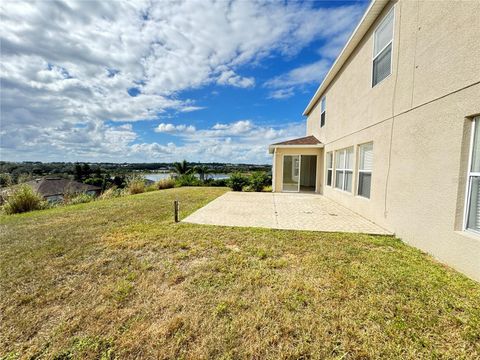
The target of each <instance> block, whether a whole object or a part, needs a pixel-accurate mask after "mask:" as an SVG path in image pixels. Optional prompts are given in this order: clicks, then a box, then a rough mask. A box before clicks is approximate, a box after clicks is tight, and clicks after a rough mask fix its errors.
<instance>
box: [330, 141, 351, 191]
mask: <svg viewBox="0 0 480 360" xmlns="http://www.w3.org/2000/svg"><path fill="white" fill-rule="evenodd" d="M348 149H352V155H353V154H354V151H355V149H354V147H353V146H349V147H346V148H343V149H340V150H336V151H335V167H334V174H335V178H334V180H335V181H334V182H333V181H332V183H333V188H334V189H335V190H338V191H342V192H344V193H347V194H352V193H353V186H354V184H353V175H354V171H353V168H354V166H352V168H351V169H348V168H346V166H347V150H348ZM342 151H343V152H344V156H343V167H342V168H337V161H336V159H337V152H342ZM337 171H341V172H342V173H343V179H342V187H341V188H338V187H337ZM347 171H351V172H352V190H350V191H348V190H345V175H346V172H347Z"/></svg>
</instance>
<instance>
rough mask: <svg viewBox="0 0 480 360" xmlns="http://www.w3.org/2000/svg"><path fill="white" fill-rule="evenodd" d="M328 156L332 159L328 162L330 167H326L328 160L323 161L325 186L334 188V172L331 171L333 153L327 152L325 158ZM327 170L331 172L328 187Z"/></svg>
mask: <svg viewBox="0 0 480 360" xmlns="http://www.w3.org/2000/svg"><path fill="white" fill-rule="evenodd" d="M328 155H330V156H331V157H332V160H331V161H330V167H328V160H327V161H325V185H326V186H328V187H334V184H333V179H334V177H335V175H334V170H333V151H329V152H327V157H328ZM329 170H330V171H331V172H332V179H331V183H330V185H328V171H329Z"/></svg>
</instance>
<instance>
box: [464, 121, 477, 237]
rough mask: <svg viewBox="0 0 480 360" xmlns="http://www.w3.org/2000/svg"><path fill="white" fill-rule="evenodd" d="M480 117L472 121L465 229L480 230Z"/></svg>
mask: <svg viewBox="0 0 480 360" xmlns="http://www.w3.org/2000/svg"><path fill="white" fill-rule="evenodd" d="M479 121H480V118H478V117H477V118H475V120H474V121H473V124H472V126H473V132H474V133H473V142H472V148H471V159H472V160H471V164H470V169H469V172H468V194H467V214H466V216H467V219H466V227H467V229H470V230H474V231H479V232H480V124H479Z"/></svg>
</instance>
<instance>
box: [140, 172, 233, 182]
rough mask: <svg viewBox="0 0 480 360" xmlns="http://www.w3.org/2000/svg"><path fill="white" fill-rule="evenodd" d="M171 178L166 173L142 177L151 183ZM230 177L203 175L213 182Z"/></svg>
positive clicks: (224, 175) (225, 175) (226, 175)
mask: <svg viewBox="0 0 480 360" xmlns="http://www.w3.org/2000/svg"><path fill="white" fill-rule="evenodd" d="M171 176H172V174H166V173H157V174H145V175H144V177H145V179H148V180H151V181H159V180H164V179H169V178H170V177H171ZM195 176H196V177H199V176H198V174H195ZM229 177H230V175H228V174H205V179H215V180H220V179H228V178H229Z"/></svg>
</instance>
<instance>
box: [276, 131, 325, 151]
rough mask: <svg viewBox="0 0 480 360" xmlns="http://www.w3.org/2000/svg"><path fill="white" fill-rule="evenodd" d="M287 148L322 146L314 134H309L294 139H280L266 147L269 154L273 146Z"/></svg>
mask: <svg viewBox="0 0 480 360" xmlns="http://www.w3.org/2000/svg"><path fill="white" fill-rule="evenodd" d="M279 147H280V148H285V147H286V148H288V147H295V148H298V147H305V148H322V147H323V144H322V143H321V142H320V140H318V139H317V138H316V137H315V136H313V135H310V136H304V137H301V138H296V139H291V140H287V141H282V142H279V143H275V144H271V145H270V146H269V147H268V151H269V152H270V154H272V153H273V151H274V150H275V148H279Z"/></svg>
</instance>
